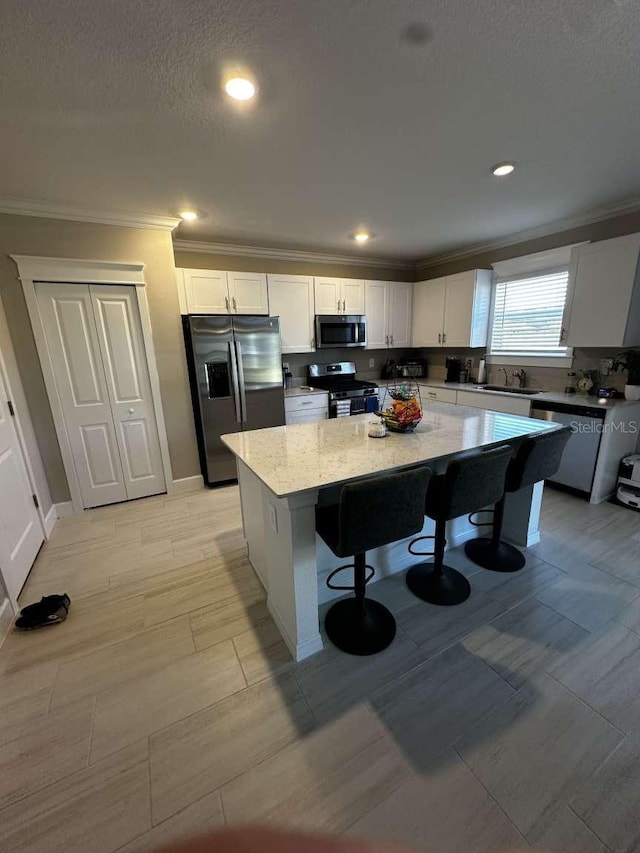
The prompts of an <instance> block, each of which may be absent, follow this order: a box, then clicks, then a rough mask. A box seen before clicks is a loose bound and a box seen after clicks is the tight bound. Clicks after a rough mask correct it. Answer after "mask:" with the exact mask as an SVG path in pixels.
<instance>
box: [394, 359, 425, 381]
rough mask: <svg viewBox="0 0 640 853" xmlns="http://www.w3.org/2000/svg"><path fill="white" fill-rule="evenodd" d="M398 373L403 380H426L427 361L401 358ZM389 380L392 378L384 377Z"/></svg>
mask: <svg viewBox="0 0 640 853" xmlns="http://www.w3.org/2000/svg"><path fill="white" fill-rule="evenodd" d="M398 373H399V375H400V376H402V378H403V379H426V378H427V360H426V359H425V358H401V359H400V361H399V362H398ZM385 378H387V379H391V378H392V377H390V376H389V377H385Z"/></svg>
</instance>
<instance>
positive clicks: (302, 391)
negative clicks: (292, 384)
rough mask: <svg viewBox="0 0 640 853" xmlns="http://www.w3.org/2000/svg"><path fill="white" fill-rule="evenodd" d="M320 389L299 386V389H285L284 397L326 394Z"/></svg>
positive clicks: (326, 392)
mask: <svg viewBox="0 0 640 853" xmlns="http://www.w3.org/2000/svg"><path fill="white" fill-rule="evenodd" d="M328 393H329V392H328V391H323V389H322V388H311V386H309V385H301V386H300V387H299V388H285V391H284V396H285V397H307V396H309V394H325V395H326V394H328Z"/></svg>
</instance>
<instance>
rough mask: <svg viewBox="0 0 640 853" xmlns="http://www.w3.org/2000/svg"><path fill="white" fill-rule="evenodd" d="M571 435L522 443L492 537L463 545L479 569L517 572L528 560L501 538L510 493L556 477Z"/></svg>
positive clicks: (548, 435) (551, 435) (543, 436)
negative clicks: (505, 505)
mask: <svg viewBox="0 0 640 853" xmlns="http://www.w3.org/2000/svg"><path fill="white" fill-rule="evenodd" d="M570 435H571V427H563V428H562V429H558V430H552V431H551V432H542V433H540V435H534V436H532V437H531V438H525V440H524V441H523V442H522V444H521V445H520V447H519V448H518V450H517V451H516V454H515V456H514V457H513V459H512V460H511V462H510V464H509V467H508V469H507V478H506V481H505V493H504V494H503V495H502V497H501V498H500V500H499V501H498V502H497V503H496V506H495V509H494V511H493V529H492V532H491V537H490V538H488V537H487V538H481V539H471V540H470V541H469V542H467V543H466V544H465V546H464V552H465V554H466V555H467V557H468V558H469V559H470V560H472V561H473V562H474V563H475V564H476V565H477V566H482V568H483V569H489V571H492V572H517V571H518V570H519V569H521V568H522V567H523V566H524V564H525V562H526V560H525V556H524V554H523V553H522V551H519V550H518V549H517V548H515V547H514V546H513V545H509V543H508V542H502V541H501V539H500V537H501V535H502V522H503V521H504V504H505V499H506V496H507V493H508V492H517V491H518V490H519V489H522V488H524V487H525V486H532V485H533V484H534V483H539V482H540V480H546V479H547V478H548V477H551V476H553V475H554V474H555V473H556V471H557V470H558V468H559V467H560V460H561V459H562V454H563V452H564V449H565V447H566V445H567V441H568V440H569V437H570ZM474 523H475V522H474Z"/></svg>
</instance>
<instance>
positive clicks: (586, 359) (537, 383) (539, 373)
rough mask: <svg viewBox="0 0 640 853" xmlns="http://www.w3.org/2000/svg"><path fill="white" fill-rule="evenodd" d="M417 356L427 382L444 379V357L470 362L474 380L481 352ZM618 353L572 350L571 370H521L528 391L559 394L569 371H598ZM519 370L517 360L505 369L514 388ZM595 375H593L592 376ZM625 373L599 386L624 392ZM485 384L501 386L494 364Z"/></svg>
mask: <svg viewBox="0 0 640 853" xmlns="http://www.w3.org/2000/svg"><path fill="white" fill-rule="evenodd" d="M419 352H420V355H421V356H422V357H423V358H426V359H427V361H428V363H429V377H430V378H431V379H444V378H445V376H446V369H445V363H444V362H445V358H446V356H448V355H450V356H451V355H456V356H458V357H459V358H460V359H462V361H463V362H464V361H465V360H466V359H468V358H470V359H472V361H473V368H472V370H471V376H472V378H473V379H475V377H476V375H477V371H478V362H479V360H480V355H481V353H482V351H481V350H477V349H467V350H465V349H461V350H455V351H454V350H446V351H445V350H442V349H422V350H419ZM619 352H620V349H616V350H613V349H599V348H592V349H574V351H573V354H574V358H573V366H572V367H525V368H524V369H525V370H526V373H527V386H528V387H529V388H539V389H540V390H541V391H563V390H564V388H565V386H566V385H567V384H568V379H567V373H569V371H573V372H575V373H577V374H578V375H579V371H580V370H594V371H599V369H600V360H601V359H603V358H615V356H616V355H618V354H619ZM520 367H521V365H520V364H518V362H517V360H514V362H513V364H509V365H505V368H506V370H507V373H508V374H509V383H510V384H512V385H514V384H517V382H518V380H517V379H514V378H513V377H512V375H511V374H512V373H513V371H514V370H518V369H519V368H520ZM595 375H596V374H594V376H595ZM626 377H627V374H626V373H611V374H609V376H601V377H600V381H599V384H600V385H601V386H604V387H606V388H617V389H619V390H620V391H622V390H623V389H624V386H625V382H626ZM486 381H487V382H489V383H492V384H499V385H502V383H503V382H504V373H503V372H502V370H500V367H499V366H497V365H495V364H488V365H487V379H486Z"/></svg>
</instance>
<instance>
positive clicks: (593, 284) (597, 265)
mask: <svg viewBox="0 0 640 853" xmlns="http://www.w3.org/2000/svg"><path fill="white" fill-rule="evenodd" d="M639 256H640V234H631V235H629V236H626V237H616V238H615V239H613V240H602V241H600V242H599V243H588V244H586V245H582V246H576V247H575V248H574V249H573V250H572V252H571V262H570V265H569V291H568V294H567V303H566V307H565V313H564V319H563V323H562V326H563V330H562V337H561V342H562V343H563V344H566V345H567V346H578V347H580V346H584V347H609V346H616V347H622V346H625V347H629V346H638V345H640V275H639V270H638V258H639Z"/></svg>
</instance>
